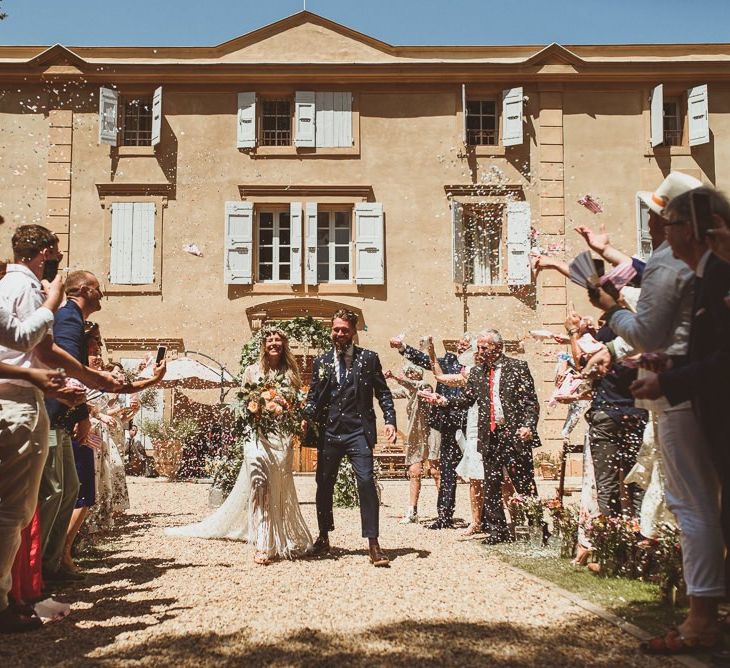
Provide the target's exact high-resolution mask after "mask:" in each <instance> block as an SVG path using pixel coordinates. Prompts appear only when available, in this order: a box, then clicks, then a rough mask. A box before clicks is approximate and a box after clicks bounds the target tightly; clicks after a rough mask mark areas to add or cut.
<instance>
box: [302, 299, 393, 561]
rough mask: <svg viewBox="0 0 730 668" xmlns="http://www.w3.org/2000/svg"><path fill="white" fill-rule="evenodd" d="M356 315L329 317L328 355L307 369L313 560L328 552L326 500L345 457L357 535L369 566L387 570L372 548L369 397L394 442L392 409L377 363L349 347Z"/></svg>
mask: <svg viewBox="0 0 730 668" xmlns="http://www.w3.org/2000/svg"><path fill="white" fill-rule="evenodd" d="M356 327H357V315H356V314H355V313H352V312H351V311H348V310H345V309H340V310H339V311H337V312H336V313H335V314H334V316H333V317H332V343H333V344H334V349H333V350H330V351H329V352H326V353H325V354H324V355H320V356H319V357H317V358H316V359H315V360H314V365H313V367H312V385H311V387H310V389H309V394H308V395H307V402H306V404H305V406H304V413H305V415H306V416H307V420H309V421H311V422H312V423H313V424H314V426H315V427H316V432H317V433H316V434H315V433H314V431H315V430H312V429H309V430H307V421H304V422H303V423H302V429H303V431H304V432H305V434H306V436H305V445H316V447H317V522H318V524H319V537H318V538H317V540H316V541H315V543H314V553H315V554H326V553H327V552H329V549H330V543H329V532H330V531H332V530H333V529H334V528H335V525H334V517H333V514H332V494H333V493H334V489H335V481H336V479H337V471H338V470H339V467H340V462H341V461H342V458H343V457H344V456H345V455H347V456H348V458H349V459H350V462H351V463H352V468H353V469H354V471H355V478H356V479H357V491H358V495H359V497H360V518H361V520H362V535H363V537H364V538H367V539H368V541H369V550H370V561H371V562H372V563H373V565H375V566H388V565H389V562H388V557H387V556H385V553H384V552H383V550H382V549H381V548H380V545H379V543H378V518H379V513H380V502H379V499H378V493H377V490H376V487H375V476H374V474H373V447H374V446H375V439H376V433H375V411H374V410H373V395H375V396H376V397H377V399H378V403H379V404H380V408H381V409H382V411H383V417H384V418H385V437H386V438H387V439H388V440H389V441H390V442H391V443H394V442H395V408H394V406H393V397H392V396H391V394H390V390H389V389H388V386H387V384H386V382H385V378H384V376H383V371H382V368H381V366H380V359H379V358H378V355H377V353H375V352H373V351H372V350H365V349H363V348H359V347H357V346H355V345H353V343H352V341H353V339H354V338H355V332H356Z"/></svg>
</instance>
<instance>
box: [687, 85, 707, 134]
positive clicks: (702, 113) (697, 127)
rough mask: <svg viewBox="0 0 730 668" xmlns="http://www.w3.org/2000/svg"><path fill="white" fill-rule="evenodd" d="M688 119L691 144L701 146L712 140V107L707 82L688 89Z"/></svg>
mask: <svg viewBox="0 0 730 668" xmlns="http://www.w3.org/2000/svg"><path fill="white" fill-rule="evenodd" d="M687 120H688V125H689V145H690V146H699V145H700V144H707V143H709V141H710V109H709V103H708V98H707V84H704V85H702V86H695V87H694V88H690V89H689V90H688V91H687Z"/></svg>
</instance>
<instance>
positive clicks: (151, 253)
mask: <svg viewBox="0 0 730 668" xmlns="http://www.w3.org/2000/svg"><path fill="white" fill-rule="evenodd" d="M131 264H132V266H131V281H130V282H131V283H132V284H133V285H148V284H150V283H153V282H154V280H155V204H154V202H136V203H135V204H134V213H133V216H132V257H131Z"/></svg>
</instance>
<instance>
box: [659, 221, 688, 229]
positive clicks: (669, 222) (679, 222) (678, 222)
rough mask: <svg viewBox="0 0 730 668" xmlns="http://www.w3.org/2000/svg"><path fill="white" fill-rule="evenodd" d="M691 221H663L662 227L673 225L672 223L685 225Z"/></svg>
mask: <svg viewBox="0 0 730 668" xmlns="http://www.w3.org/2000/svg"><path fill="white" fill-rule="evenodd" d="M689 222H692V221H690V220H674V221H669V220H668V221H666V222H665V223H664V227H673V226H674V225H686V224H687V223H689Z"/></svg>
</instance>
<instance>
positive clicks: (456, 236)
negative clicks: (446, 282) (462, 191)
mask: <svg viewBox="0 0 730 668" xmlns="http://www.w3.org/2000/svg"><path fill="white" fill-rule="evenodd" d="M465 250H466V249H465V248H464V206H463V205H462V204H461V203H459V202H456V201H452V202H451V268H452V278H453V279H454V283H458V284H459V285H461V284H462V283H464V278H465V273H464V267H465V266H466V258H465Z"/></svg>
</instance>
